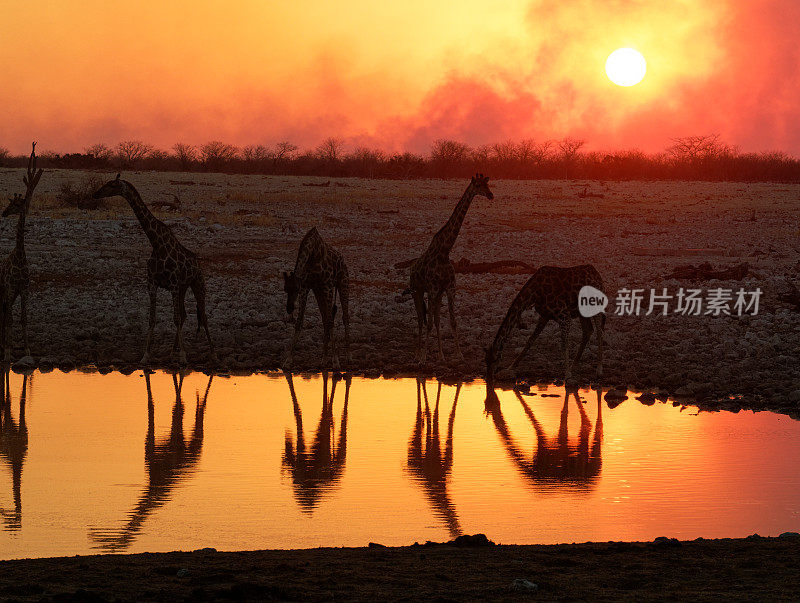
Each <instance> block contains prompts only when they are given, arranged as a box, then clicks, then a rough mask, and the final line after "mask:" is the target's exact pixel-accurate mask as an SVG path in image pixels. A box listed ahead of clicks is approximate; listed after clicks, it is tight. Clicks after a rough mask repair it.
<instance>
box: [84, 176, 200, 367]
mask: <svg viewBox="0 0 800 603" xmlns="http://www.w3.org/2000/svg"><path fill="white" fill-rule="evenodd" d="M92 196H93V198H95V199H102V198H105V197H115V196H120V197H123V198H124V199H125V200H126V201H127V202H128V204H129V205H130V206H131V209H133V213H134V214H135V215H136V218H137V219H138V220H139V223H140V224H141V225H142V229H143V230H144V233H145V234H146V235H147V238H148V239H149V241H150V245H151V246H152V247H153V252H152V254H151V255H150V259H149V260H147V292H148V293H149V295H150V321H149V328H148V331H147V343H146V344H145V351H144V356H143V357H142V360H141V363H142V364H144V365H146V364H148V363H149V362H150V344H151V343H152V340H153V329H154V328H155V325H156V293H157V291H158V289H159V288H162V289H166V290H168V291H169V292H170V293H171V294H172V310H173V318H174V320H175V341H174V343H173V345H172V348H173V353H174V352H178V353H179V356H178V360H179V362H180V363H181V364H182V365H184V364H186V351H185V349H184V346H183V332H182V331H183V323H184V321H185V320H186V307H185V303H184V299H185V297H186V290H187V289H189V288H191V289H192V293H193V294H194V298H195V301H196V302H197V331H198V333H199V332H200V328H201V327H202V328H203V329H204V330H205V333H206V339H207V340H208V346H209V348H210V350H211V357H212V358H214V359H215V358H216V355H215V353H214V344H213V343H212V341H211V335H210V334H209V332H208V319H207V317H206V282H205V278H204V277H203V272H202V270H201V269H200V264H199V263H198V261H197V256H196V255H195V254H194V253H193V252H191V251H189V250H188V249H186V247H184V246H183V245H181V243H180V242H179V241H178V239H177V238H176V237H175V235H174V234H173V233H172V230H170V228H169V226H167V225H166V224H164V223H163V222H162V221H161V220H159V219H158V218H156V217H155V216H154V215H153V214H152V213H151V212H150V210H149V209H148V208H147V206H146V205H145V204H144V201H142V198H141V196H140V195H139V192H138V191H137V190H136V189H135V188H134V186H133V185H132V184H131V183H130V182H128V181H127V180H120V175H119V174H117V177H116V178H115V179H114V180H110V181H109V182H107V183H106V184H104V185H103V186H102V187H100V189H98V190H97V191H96V192H95V193H94V195H92Z"/></svg>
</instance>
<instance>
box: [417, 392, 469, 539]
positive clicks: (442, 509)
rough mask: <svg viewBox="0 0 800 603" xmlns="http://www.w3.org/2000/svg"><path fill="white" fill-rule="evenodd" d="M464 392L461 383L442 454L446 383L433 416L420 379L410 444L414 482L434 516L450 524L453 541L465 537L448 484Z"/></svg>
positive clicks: (435, 405)
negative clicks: (458, 408)
mask: <svg viewBox="0 0 800 603" xmlns="http://www.w3.org/2000/svg"><path fill="white" fill-rule="evenodd" d="M460 392H461V383H458V384H457V385H456V395H455V398H454V400H453V407H452V409H451V410H450V417H449V418H448V420H447V438H446V440H445V445H444V451H442V445H441V439H440V437H439V401H440V399H441V396H442V382H441V381H439V382H438V384H437V387H436V403H435V404H434V407H433V416H431V408H430V404H429V403H428V392H427V390H426V388H425V379H423V378H420V377H417V415H416V419H415V421H414V428H413V429H412V431H411V438H410V439H409V441H408V462H407V465H406V467H407V469H408V472H409V473H410V474H411V476H412V477H413V479H414V481H415V482H416V483H417V484H419V485H420V486H422V488H423V490H424V491H425V495H426V496H427V497H428V500H429V501H430V503H431V504H432V505H433V509H434V513H435V514H436V515H437V517H439V518H440V519H443V520H444V522H445V523H446V524H447V529H448V530H449V531H450V536H451V537H452V538H455V537H456V536H460V535H461V525H460V524H459V522H458V515H457V514H456V509H455V506H454V505H453V502H452V500H451V499H450V495H449V494H448V492H447V480H448V478H449V477H450V472H451V470H452V469H453V425H454V424H455V420H456V406H457V405H458V394H459V393H460ZM423 398H424V400H425V409H424V411H423V408H422V400H423Z"/></svg>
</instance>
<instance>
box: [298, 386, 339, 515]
mask: <svg viewBox="0 0 800 603" xmlns="http://www.w3.org/2000/svg"><path fill="white" fill-rule="evenodd" d="M283 374H284V376H285V377H286V381H287V382H288V383H289V393H290V394H291V396H292V407H293V409H294V420H295V424H296V430H297V442H296V443H295V442H294V441H293V439H292V434H291V432H289V431H288V430H287V432H286V440H285V446H284V453H283V463H282V464H283V469H284V470H287V471H288V472H289V473H290V474H291V476H292V486H293V488H294V495H295V498H296V499H297V503H298V504H299V505H300V509H301V510H302V511H303V512H304V513H313V511H314V509H315V508H316V507H317V505H318V504H319V502H320V499H321V498H322V495H323V494H324V493H325V492H328V491H330V490H331V489H332V487H333V486H334V485H336V484H337V483H338V482H339V480H340V479H341V478H342V475H343V474H344V467H345V460H346V458H347V404H348V401H349V398H350V383H351V381H352V377H351V376H350V375H346V376H345V377H344V382H345V390H344V406H343V407H342V418H341V424H340V427H339V441H338V443H337V442H336V435H335V433H334V432H335V427H334V422H333V400H334V396H335V394H336V383H337V382H338V381H339V380H340V379H341V377H339V376H338V375H336V374H334V376H333V378H332V381H333V384H332V385H331V395H330V398H329V397H328V373H327V372H324V371H323V373H322V412H321V414H320V418H319V424H318V425H317V431H316V433H315V434H314V441H313V442H312V444H311V448H310V449H309V448H307V446H306V438H305V433H304V432H303V415H302V412H301V411H300V404H299V403H298V402H297V394H295V391H294V382H293V381H292V375H291V374H290V373H288V372H284V373H283Z"/></svg>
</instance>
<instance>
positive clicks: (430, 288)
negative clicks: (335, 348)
mask: <svg viewBox="0 0 800 603" xmlns="http://www.w3.org/2000/svg"><path fill="white" fill-rule="evenodd" d="M476 195H481V196H483V197H486V198H487V199H489V200H492V199H494V195H493V194H492V191H490V190H489V178H488V177H486V176H484V175H483V174H476V175H475V176H473V177H472V179H471V180H470V182H469V185H468V186H467V189H466V190H465V191H464V194H463V195H462V196H461V199H460V200H459V201H458V203H457V204H456V207H455V209H454V210H453V213H452V215H451V216H450V218H449V219H448V220H447V222H446V223H445V225H444V226H442V227H441V228H440V229H439V231H438V232H437V233H436V234H435V235H433V240H432V241H431V244H430V245H429V246H428V248H427V249H426V250H425V253H423V254H422V256H421V257H420V258H418V259H417V260H416V261H414V263H413V264H411V274H410V278H409V285H410V288H409V290H410V292H411V294H412V296H413V298H414V307H415V308H416V311H417V362H418V363H419V364H422V363H424V362H425V358H426V356H427V353H428V343H429V340H430V334H431V328H432V326H433V325H435V326H436V337H437V339H438V341H439V360H440V361H444V351H443V350H442V334H441V331H440V329H439V309H440V305H441V301H442V295H444V294H447V305H448V309H449V311H450V326H451V328H452V329H453V337H454V339H455V342H456V353H457V355H458V357H459V359H461V360H463V359H464V355H463V354H462V353H461V347H460V345H459V343H458V325H457V322H456V315H455V310H454V309H453V304H454V300H455V293H456V273H455V269H454V268H453V265H452V264H451V263H450V250H451V249H452V248H453V245H454V244H455V242H456V239H457V238H458V233H459V231H460V230H461V225H462V224H463V223H464V216H466V215H467V210H468V209H469V206H470V203H472V200H473V199H474V198H475V196H476ZM426 295H427V296H428V302H427V308H426V304H425V296H426ZM425 324H427V327H428V328H427V335H426V338H425V345H424V347H423V345H422V328H423V325H425Z"/></svg>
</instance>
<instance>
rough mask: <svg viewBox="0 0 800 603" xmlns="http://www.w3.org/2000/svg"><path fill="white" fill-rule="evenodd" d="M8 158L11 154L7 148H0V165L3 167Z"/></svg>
mask: <svg viewBox="0 0 800 603" xmlns="http://www.w3.org/2000/svg"><path fill="white" fill-rule="evenodd" d="M10 156H11V153H9V152H8V149H7V148H5V147H0V165H3V164H4V163H5V162H6V160H7V159H8V158H9V157H10Z"/></svg>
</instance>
